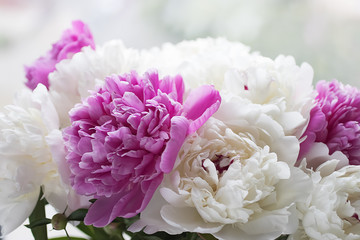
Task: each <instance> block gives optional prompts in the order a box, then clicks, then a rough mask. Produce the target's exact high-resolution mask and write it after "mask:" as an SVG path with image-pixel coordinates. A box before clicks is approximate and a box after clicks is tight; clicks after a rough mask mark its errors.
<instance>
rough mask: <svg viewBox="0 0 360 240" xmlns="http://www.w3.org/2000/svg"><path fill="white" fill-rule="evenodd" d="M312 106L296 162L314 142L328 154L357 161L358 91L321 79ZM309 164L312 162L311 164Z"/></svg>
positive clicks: (359, 147)
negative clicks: (339, 154)
mask: <svg viewBox="0 0 360 240" xmlns="http://www.w3.org/2000/svg"><path fill="white" fill-rule="evenodd" d="M316 90H317V92H318V95H317V96H316V98H315V106H314V108H313V109H312V110H311V112H310V122H309V125H308V127H307V129H306V131H305V133H304V135H303V137H306V139H305V141H303V142H302V143H301V144H300V155H299V161H300V160H301V159H302V157H303V156H305V155H306V153H307V152H309V151H310V149H311V148H312V146H313V144H314V143H316V142H320V143H324V144H326V146H327V147H328V149H329V154H330V155H331V154H333V153H334V152H336V151H340V152H341V153H343V154H344V155H345V156H346V157H347V158H348V160H349V164H351V165H359V164H360V91H359V90H358V89H357V88H355V87H351V86H349V85H346V86H345V85H343V84H342V83H340V82H338V81H336V80H333V81H331V82H325V81H320V82H319V83H318V84H317V86H316ZM310 165H311V164H310Z"/></svg>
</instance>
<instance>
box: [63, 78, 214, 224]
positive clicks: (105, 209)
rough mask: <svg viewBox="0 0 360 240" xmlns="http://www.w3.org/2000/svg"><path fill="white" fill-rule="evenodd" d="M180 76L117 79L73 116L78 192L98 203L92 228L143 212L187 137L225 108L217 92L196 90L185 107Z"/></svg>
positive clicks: (71, 159) (70, 142)
mask: <svg viewBox="0 0 360 240" xmlns="http://www.w3.org/2000/svg"><path fill="white" fill-rule="evenodd" d="M183 95H184V83H183V79H182V77H181V76H179V75H178V76H176V77H165V78H163V79H161V80H159V78H158V74H157V73H156V72H154V71H149V72H147V73H145V74H144V76H143V77H140V76H138V75H137V73H136V72H131V73H130V74H125V75H123V76H115V75H113V76H111V77H107V78H106V79H105V84H104V86H103V87H101V88H100V89H99V90H98V91H96V92H94V93H93V94H92V95H91V96H89V97H88V98H87V99H85V100H84V102H83V103H82V104H78V105H76V106H75V108H73V109H72V110H71V111H70V119H71V122H72V125H71V126H70V127H68V128H67V129H65V131H64V139H65V142H66V147H67V149H68V154H67V161H68V164H69V166H70V169H71V172H72V175H71V181H72V185H73V187H74V189H75V190H76V191H77V192H78V193H79V194H82V195H88V196H94V198H96V199H97V201H96V202H95V203H93V204H92V206H91V207H90V209H89V212H88V214H87V216H86V218H85V224H93V225H94V226H97V227H103V226H105V225H107V224H109V223H110V222H111V221H113V220H114V219H115V218H116V217H125V218H127V217H132V216H135V215H136V214H137V213H139V212H141V211H143V210H144V209H145V207H146V206H147V205H148V203H149V201H150V199H151V198H152V196H153V194H154V192H155V190H156V189H157V187H158V186H159V184H160V183H161V182H162V179H163V175H164V173H169V172H170V171H171V170H172V169H173V167H174V163H175V160H176V157H177V154H178V152H179V150H180V147H181V146H182V144H183V142H184V140H185V138H186V136H187V135H188V134H191V133H193V132H195V131H196V130H197V129H198V128H199V127H200V126H202V125H203V124H204V123H205V121H206V120H207V119H208V118H209V117H210V116H211V115H212V114H213V113H214V112H215V111H216V110H217V109H218V108H219V105H220V101H221V99H220V94H219V92H218V91H216V90H215V89H214V87H213V86H209V85H204V86H202V87H199V88H197V89H195V90H192V91H191V92H190V93H189V95H188V97H187V99H186V101H185V103H184V104H183Z"/></svg>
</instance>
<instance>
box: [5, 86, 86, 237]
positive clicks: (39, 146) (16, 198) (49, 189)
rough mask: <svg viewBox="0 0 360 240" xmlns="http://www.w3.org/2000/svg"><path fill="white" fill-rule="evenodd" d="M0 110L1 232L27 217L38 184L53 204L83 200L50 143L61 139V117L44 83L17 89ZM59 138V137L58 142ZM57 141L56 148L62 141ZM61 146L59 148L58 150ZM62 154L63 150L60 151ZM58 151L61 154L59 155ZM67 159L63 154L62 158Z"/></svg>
mask: <svg viewBox="0 0 360 240" xmlns="http://www.w3.org/2000/svg"><path fill="white" fill-rule="evenodd" d="M5 109H6V111H7V113H6V114H4V113H0V157H1V161H0V173H1V178H0V186H1V187H0V189H1V190H0V191H1V194H0V203H1V208H0V225H1V229H2V230H1V231H2V232H1V234H2V235H5V234H8V233H10V232H11V231H12V230H14V229H15V228H16V227H18V226H19V225H20V224H21V223H22V222H24V221H25V220H26V218H28V217H29V215H30V214H31V212H32V211H33V209H34V207H35V205H36V202H37V200H38V197H39V193H40V188H42V189H43V192H44V196H45V197H46V199H47V200H48V202H49V203H50V204H52V205H53V206H54V207H55V208H56V209H57V210H58V211H61V212H63V211H64V210H65V208H66V207H67V206H68V205H70V207H73V208H69V209H68V212H71V211H73V210H76V209H78V208H79V207H82V206H85V204H84V202H85V201H81V197H80V196H78V195H77V194H74V193H73V191H72V190H71V188H70V185H68V184H67V183H66V182H63V181H62V180H61V179H60V175H59V174H60V173H59V168H58V165H57V163H56V162H54V158H53V153H52V151H51V149H50V144H51V143H52V142H54V141H56V140H55V139H56V138H54V136H55V135H56V136H57V139H58V140H59V138H60V139H62V137H61V134H54V131H55V132H56V131H59V130H58V129H59V119H58V115H57V112H56V110H55V107H54V106H53V104H52V102H51V99H50V96H49V93H48V91H47V89H46V87H45V86H43V85H41V84H40V85H38V87H37V88H36V89H35V90H34V91H33V92H31V91H30V90H28V89H24V90H23V91H21V92H19V94H18V96H17V98H16V100H15V104H14V105H8V106H6V107H5ZM60 143H61V142H60ZM58 144H59V142H58V143H57V144H56V148H57V149H61V148H62V147H63V145H61V144H60V145H58ZM58 151H59V150H58ZM59 157H61V155H59ZM59 157H58V159H59ZM61 160H62V161H65V158H62V159H61Z"/></svg>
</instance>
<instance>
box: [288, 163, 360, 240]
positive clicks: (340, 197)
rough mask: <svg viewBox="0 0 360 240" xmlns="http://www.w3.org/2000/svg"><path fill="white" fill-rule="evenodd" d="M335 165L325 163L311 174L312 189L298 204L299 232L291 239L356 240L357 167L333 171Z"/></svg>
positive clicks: (359, 223)
mask: <svg viewBox="0 0 360 240" xmlns="http://www.w3.org/2000/svg"><path fill="white" fill-rule="evenodd" d="M337 164H338V160H332V161H328V162H326V163H324V164H322V165H321V166H319V168H318V169H317V171H316V172H312V173H311V176H312V180H313V183H314V188H313V191H312V193H311V194H310V195H309V197H308V199H307V201H306V202H303V203H298V209H299V213H300V219H301V221H300V228H299V229H298V231H297V232H296V233H295V234H294V235H292V236H291V239H295V240H302V239H304V240H305V239H314V240H315V239H316V240H323V239H339V240H340V239H341V240H355V239H360V220H359V216H360V201H359V196H360V166H354V165H350V166H346V167H343V168H341V169H340V170H338V171H334V170H335V168H336V166H337Z"/></svg>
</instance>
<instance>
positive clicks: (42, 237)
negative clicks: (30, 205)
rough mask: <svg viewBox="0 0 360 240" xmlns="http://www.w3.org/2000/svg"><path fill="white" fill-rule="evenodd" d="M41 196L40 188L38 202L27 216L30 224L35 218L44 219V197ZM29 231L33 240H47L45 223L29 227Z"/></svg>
mask: <svg viewBox="0 0 360 240" xmlns="http://www.w3.org/2000/svg"><path fill="white" fill-rule="evenodd" d="M42 196H43V192H42V190H40V195H39V199H38V202H37V204H36V206H35V208H34V211H33V212H32V213H31V215H30V217H29V221H30V224H31V223H33V222H35V221H37V220H40V219H44V218H45V217H46V216H45V205H46V200H45V198H43V199H41V198H42ZM31 232H32V234H33V236H34V238H35V240H48V237H47V229H46V225H42V226H38V227H34V228H32V229H31Z"/></svg>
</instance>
